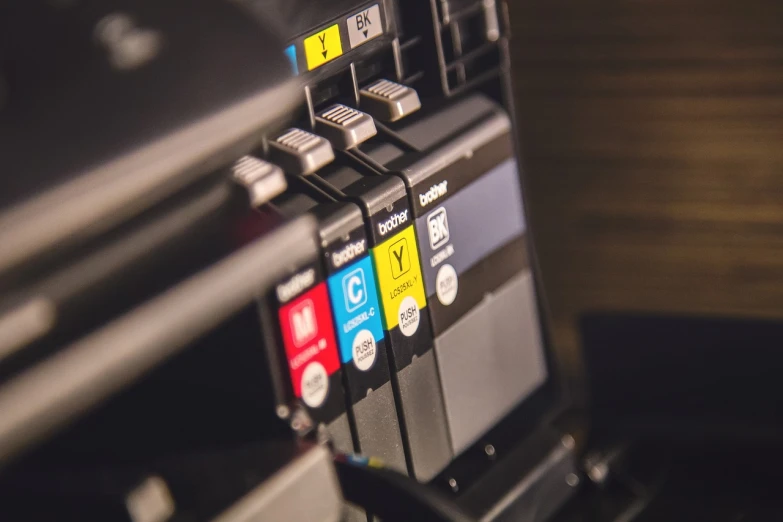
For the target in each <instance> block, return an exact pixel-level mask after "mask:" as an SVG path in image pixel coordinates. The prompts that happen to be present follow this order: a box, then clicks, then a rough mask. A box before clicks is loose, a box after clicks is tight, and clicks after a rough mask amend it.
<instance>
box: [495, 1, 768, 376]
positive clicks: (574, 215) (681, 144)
mask: <svg viewBox="0 0 783 522" xmlns="http://www.w3.org/2000/svg"><path fill="white" fill-rule="evenodd" d="M509 12H510V19H511V31H512V40H511V42H512V43H511V49H512V67H513V79H514V89H515V96H516V104H517V106H516V110H517V120H518V124H519V129H520V139H521V143H522V151H523V156H524V158H523V165H524V168H525V175H526V184H527V187H526V190H527V196H528V198H527V199H528V205H529V211H530V223H531V229H532V232H533V234H534V243H535V246H536V249H537V253H538V257H539V262H540V267H541V273H542V277H543V282H544V288H545V293H546V296H547V299H548V308H549V312H550V314H551V317H550V321H551V332H552V340H553V344H554V346H555V348H556V350H557V351H558V353H559V354H560V356H561V357H562V358H563V359H564V361H565V362H566V364H565V370H566V373H567V375H568V376H569V377H570V379H571V381H572V384H574V385H575V386H576V387H577V391H579V390H581V389H582V386H581V385H582V384H583V383H582V382H581V380H580V375H582V366H581V364H582V363H581V357H580V335H579V329H578V321H579V319H580V317H582V315H583V314H585V313H587V312H595V311H599V312H600V311H625V312H628V311H631V312H654V313H675V314H695V315H706V316H732V317H764V318H783V2H781V1H776V0H771V1H768V2H767V1H764V2H762V1H757V0H751V1H748V0H742V1H740V0H737V1H734V2H721V1H695V0H680V1H677V0H627V1H622V2H620V1H608V0H598V1H586V0H509ZM781 351H783V346H781Z"/></svg>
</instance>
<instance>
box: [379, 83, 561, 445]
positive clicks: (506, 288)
mask: <svg viewBox="0 0 783 522" xmlns="http://www.w3.org/2000/svg"><path fill="white" fill-rule="evenodd" d="M394 132H395V133H396V135H397V136H396V137H397V141H398V142H400V143H405V144H408V145H409V146H412V147H414V148H415V149H416V150H415V151H400V153H399V154H396V155H394V154H392V155H390V154H389V150H388V149H389V146H388V145H387V146H385V148H384V147H380V146H377V145H376V147H375V149H373V147H372V146H369V147H366V148H365V149H364V154H366V155H367V157H369V158H370V161H377V162H378V163H381V164H383V168H384V169H387V170H388V171H389V172H394V173H396V174H397V175H399V176H400V177H401V178H402V179H403V180H404V182H405V185H406V187H407V190H408V192H409V196H410V204H411V212H412V214H413V219H414V220H415V223H416V229H417V232H418V238H419V250H420V252H421V263H422V273H423V278H424V287H425V289H426V292H427V298H428V303H429V306H428V310H429V315H430V318H431V320H432V328H433V331H434V335H435V352H436V355H437V357H436V360H437V364H438V370H439V374H440V378H441V384H442V386H443V397H444V403H445V408H446V413H447V418H448V421H449V428H450V436H451V444H452V448H453V450H454V452H455V453H460V452H462V451H464V450H465V449H466V448H467V447H468V446H470V445H471V444H472V443H474V442H475V441H476V439H477V438H478V437H480V436H481V434H483V433H485V432H486V431H487V430H488V429H489V428H491V427H492V426H493V425H494V424H495V423H497V422H498V421H499V420H500V419H501V418H502V417H503V416H505V415H506V414H507V413H509V411H510V410H511V409H513V408H514V407H515V406H516V405H518V404H519V403H520V402H521V401H522V400H524V398H525V397H527V396H528V395H530V394H531V392H533V391H534V390H535V389H536V388H537V387H538V386H539V385H541V384H542V383H543V382H544V381H545V379H546V365H545V359H544V352H543V346H542V342H541V336H540V328H539V321H538V316H537V311H536V300H535V294H534V289H533V284H532V278H531V275H530V270H529V263H528V260H527V248H526V236H525V218H524V210H523V203H522V193H521V189H520V181H519V174H518V171H517V164H516V161H515V160H514V150H513V140H512V134H511V132H512V131H511V122H510V120H509V118H508V116H507V115H506V113H505V112H504V111H503V110H502V109H501V108H500V107H499V106H497V105H496V104H495V103H494V102H492V101H490V100H489V99H488V98H486V97H485V96H483V95H473V96H470V97H468V98H465V99H463V100H461V101H459V102H457V103H455V104H453V105H452V106H450V107H447V108H445V109H442V110H439V111H437V112H433V113H431V114H428V115H426V116H423V117H420V118H418V119H417V120H416V121H415V122H413V123H411V124H410V125H405V126H397V127H395V128H394ZM368 143H369V142H368ZM384 155H385V156H386V157H391V158H392V159H390V160H386V161H384V159H383V158H382V156H384ZM395 156H396V157H395Z"/></svg>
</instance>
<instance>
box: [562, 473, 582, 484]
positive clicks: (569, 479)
mask: <svg viewBox="0 0 783 522" xmlns="http://www.w3.org/2000/svg"><path fill="white" fill-rule="evenodd" d="M565 481H566V484H568V485H569V486H571V487H572V488H573V487H576V486H578V485H579V477H578V476H577V474H576V473H569V474H568V475H566V477H565Z"/></svg>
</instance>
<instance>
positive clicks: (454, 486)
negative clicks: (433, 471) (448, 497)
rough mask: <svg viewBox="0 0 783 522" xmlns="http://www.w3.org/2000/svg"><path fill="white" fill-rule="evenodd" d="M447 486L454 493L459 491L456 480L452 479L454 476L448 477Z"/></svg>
mask: <svg viewBox="0 0 783 522" xmlns="http://www.w3.org/2000/svg"><path fill="white" fill-rule="evenodd" d="M449 487H450V488H451V490H452V491H453V492H454V493H456V492H457V491H459V485H458V484H457V480H456V479H454V478H450V479H449Z"/></svg>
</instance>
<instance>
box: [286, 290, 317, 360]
mask: <svg viewBox="0 0 783 522" xmlns="http://www.w3.org/2000/svg"><path fill="white" fill-rule="evenodd" d="M288 320H289V324H290V327H291V338H292V339H293V340H294V345H295V346H296V347H297V348H301V347H302V346H303V345H304V344H305V343H307V342H308V341H311V340H313V338H315V336H316V335H317V334H318V322H317V321H316V318H315V305H314V304H313V301H312V300H310V299H306V300H304V301H302V302H301V303H300V304H298V305H296V306H295V307H293V308H291V310H290V312H289V313H288Z"/></svg>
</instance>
